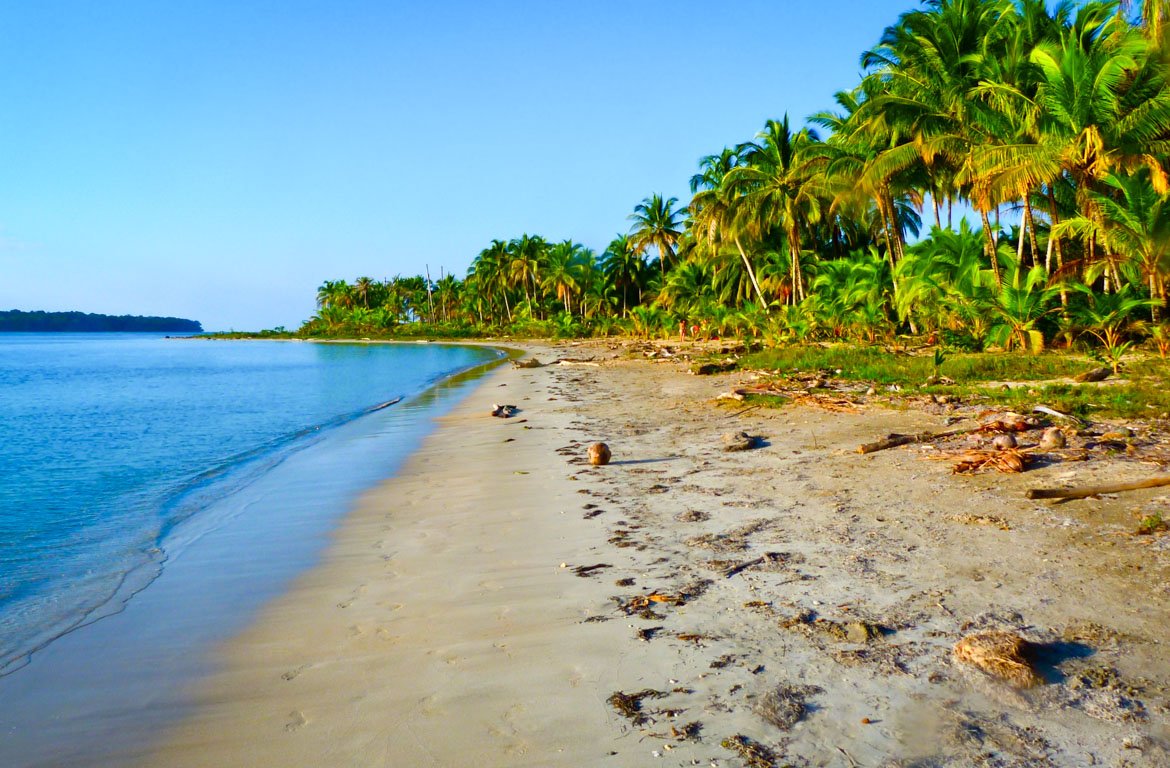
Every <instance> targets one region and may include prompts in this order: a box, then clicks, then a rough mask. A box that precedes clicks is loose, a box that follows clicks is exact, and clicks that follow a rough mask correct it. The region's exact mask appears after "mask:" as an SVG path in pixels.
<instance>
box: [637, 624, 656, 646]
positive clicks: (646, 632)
mask: <svg viewBox="0 0 1170 768" xmlns="http://www.w3.org/2000/svg"><path fill="white" fill-rule="evenodd" d="M662 630H663V627H644V628H643V629H639V630H638V631H637V632H635V633H634V634H635V636H636V637H637V638H638V639H639V640H641V641H642V642H643V643H648V642H650V641H651V640H653V639H654V636H655V635H657V634H658V633H659V632H661V631H662Z"/></svg>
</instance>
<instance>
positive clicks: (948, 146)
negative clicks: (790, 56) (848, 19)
mask: <svg viewBox="0 0 1170 768" xmlns="http://www.w3.org/2000/svg"><path fill="white" fill-rule="evenodd" d="M1168 21H1170V0H1147V1H1146V2H1121V3H1119V2H1080V3H1074V2H1070V1H1068V0H1064V1H1062V2H1056V3H1055V4H1052V3H1049V2H1046V1H1045V0H928V1H927V2H924V3H923V4H922V7H921V8H918V9H914V10H910V11H907V12H906V13H904V14H902V15H901V16H900V17H899V18H898V19H897V20H896V21H895V23H893V24H891V25H890V26H888V27H887V28H886V29H885V30H884V31H883V32H882V33H881V36H880V38H879V40H878V43H877V44H876V45H875V46H874V47H873V48H872V49H870V50H867V51H865V52H864V53H863V54H862V55H861V59H860V61H861V65H862V71H863V75H862V77H861V80H860V82H859V83H857V84H855V85H854V86H853V87H852V88H849V89H846V90H842V91H839V92H838V93H836V94H835V95H834V97H833V101H834V106H833V107H832V108H830V109H826V110H824V111H821V112H818V113H816V114H814V115H811V116H809V117H808V118H807V120H806V121H805V123H804V124H803V125H795V124H793V123H792V122H791V121H790V119H789V117H788V116H787V115H785V116H784V117H782V118H780V119H775V120H769V121H767V123H766V124H765V125H764V127H763V129H762V130H761V131H760V132H759V133H758V134H756V136H755V137H754V138H752V139H751V140H749V141H744V142H741V143H737V144H734V145H731V146H727V147H724V148H722V149H721V150H719V151H717V152H714V153H713V154H710V155H708V156H706V157H704V158H702V159H701V160H700V161H699V164H698V169H697V172H696V174H695V175H694V176H693V177H692V178H691V179H690V191H691V197H690V199H689V200H688V201H686V202H683V203H680V201H679V200H678V199H676V198H673V197H671V198H667V197H664V196H662V195H651V196H649V197H647V198H645V199H644V200H642V202H640V203H639V204H638V205H637V206H635V208H634V210H633V212H632V213H631V215H630V229H629V231H628V232H626V233H621V234H618V235H617V236H616V237H615V238H614V239H613V240H612V241H611V242H610V243H609V245H608V246H607V247H606V248H605V250H604V251H603V252H601V253H600V254H598V253H596V252H595V251H593V250H591V249H589V248H586V247H584V246H583V245H581V244H579V243H575V242H573V241H571V240H564V241H550V240H546V239H544V238H542V237H539V236H536V235H530V234H522V235H520V236H519V237H515V238H512V239H509V240H503V239H500V240H493V241H492V242H491V243H490V244H488V245H487V247H485V248H484V249H483V250H482V251H481V252H480V253H479V254H478V255H477V256H476V257H475V259H474V260H473V262H472V264H471V267H470V269H469V270H468V273H467V275H466V277H465V278H464V279H462V280H459V279H456V278H454V277H452V276H445V277H443V278H442V279H441V280H438V281H433V282H432V281H430V280H428V279H426V278H423V277H411V278H395V279H393V280H386V281H381V282H378V281H372V280H370V279H369V278H359V279H358V280H357V281H355V282H354V283H352V284H350V283H346V282H344V281H340V282H331V283H326V284H324V285H323V286H322V287H321V291H320V292H319V294H318V307H319V311H318V312H317V314H316V315H315V316H314V317H313V318H312V319H311V320H310V321H309V322H308V323H307V324H306V326H305V328H304V329H302V330H303V331H304V332H306V333H352V332H394V331H395V329H397V330H398V331H399V332H401V331H402V328H401V326H403V325H407V324H409V325H413V326H415V327H416V329H418V328H430V329H432V330H435V331H441V330H445V331H446V332H451V333H468V334H471V333H499V332H516V333H526V332H529V333H551V334H561V335H586V334H609V333H616V332H626V333H637V334H642V335H647V336H649V335H659V334H664V333H671V332H674V331H676V330H677V326H678V324H679V323H680V322H682V323H684V324H687V325H690V324H695V325H699V326H701V327H702V328H703V329H704V332H706V333H718V334H753V335H757V336H764V337H767V338H769V339H771V340H774V341H777V342H782V341H785V340H800V339H809V338H841V339H846V338H850V339H859V340H868V341H876V340H878V339H881V338H886V337H890V336H892V335H894V334H898V333H912V334H923V335H927V336H928V337H934V338H938V339H940V340H944V341H947V342H948V343H952V344H956V345H965V346H969V347H973V348H982V347H985V346H987V345H996V346H1000V347H1004V348H1027V349H1039V348H1042V347H1043V346H1045V345H1051V344H1054V343H1056V344H1073V343H1075V342H1077V341H1078V340H1090V341H1094V342H1095V343H1097V344H1099V345H1100V346H1102V347H1104V348H1105V349H1107V350H1108V351H1109V352H1110V354H1113V355H1119V354H1121V353H1122V352H1124V350H1125V348H1126V345H1127V344H1129V343H1130V342H1132V341H1134V340H1136V339H1139V338H1143V337H1145V336H1151V337H1153V338H1154V339H1155V340H1157V341H1158V342H1159V344H1160V345H1161V342H1162V340H1165V339H1167V338H1168V337H1170V328H1168V326H1167V321H1166V320H1165V308H1166V300H1167V297H1166V280H1167V273H1168V271H1170V197H1168V193H1170V176H1168V174H1167V161H1168V159H1170V143H1168V142H1170V24H1168V23H1167V22H1168ZM956 208H958V209H959V213H960V216H959V217H958V221H956V216H955V214H956ZM967 213H970V215H971V216H972V218H973V219H976V218H977V222H975V223H974V224H971V223H969V222H968V221H967V218H966V215H967ZM1160 348H1162V349H1163V351H1165V347H1160Z"/></svg>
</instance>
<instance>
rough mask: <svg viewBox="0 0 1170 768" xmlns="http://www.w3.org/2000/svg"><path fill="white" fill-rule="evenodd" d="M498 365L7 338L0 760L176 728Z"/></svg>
mask: <svg viewBox="0 0 1170 768" xmlns="http://www.w3.org/2000/svg"><path fill="white" fill-rule="evenodd" d="M502 354H503V353H502V352H500V351H499V350H495V349H490V348H485V347H476V346H462V345H442V344H431V343H419V344H412V343H404V344H368V343H349V344H347V343H310V342H290V341H262V340H246V341H223V340H207V339H189V338H167V337H164V336H160V335H150V334H88V333H87V334H82V333H79V334H0V764H3V765H5V766H21V765H29V766H32V765H74V764H75V765H97V764H107V763H108V764H117V762H118V756H119V755H121V756H123V757H124V756H126V755H129V754H132V753H133V750H134V748H136V747H137V746H141V744H142V743H143V742H144V740H145V739H146V738H147V737H148V736H149V734H150V733H152V732H154V731H155V730H156V729H157V727H159V725H160V723H159V722H158V721H159V720H160V719H165V718H167V717H176V716H179V714H180V713H181V711H182V708H183V700H182V695H181V690H182V688H183V685H184V683H185V682H187V681H189V680H190V679H192V678H194V677H197V676H198V675H200V674H202V673H204V672H206V671H207V669H208V665H210V664H212V663H213V661H212V660H211V659H212V655H211V649H212V648H213V647H214V646H215V645H216V644H217V643H219V642H222V641H223V640H225V639H227V638H228V637H230V636H231V634H232V633H234V632H237V631H239V630H240V629H241V628H242V627H243V626H245V625H246V623H247V621H248V620H249V619H250V618H251V617H252V616H253V615H254V614H255V612H256V611H257V610H258V609H259V608H260V607H261V606H262V605H263V604H264V602H266V601H267V600H269V599H271V598H272V597H275V596H276V595H278V594H279V593H280V592H281V590H283V589H285V588H287V586H288V584H289V583H290V581H291V580H292V579H293V578H295V577H296V575H298V574H299V573H301V572H303V571H304V570H305V569H306V568H308V567H311V565H312V564H313V563H314V562H316V561H317V559H318V558H319V557H320V555H321V553H322V552H323V550H324V548H325V546H326V544H327V543H328V534H329V532H330V531H332V530H333V529H334V528H335V527H336V525H337V524H338V522H339V521H340V519H341V518H342V516H343V515H344V514H345V512H346V511H347V510H349V509H351V508H352V506H353V504H354V503H355V501H356V499H357V498H358V496H360V494H361V493H362V492H364V491H366V490H368V489H369V488H371V487H372V486H374V485H376V484H377V483H378V482H380V481H381V480H383V479H384V478H386V477H388V476H390V475H392V474H393V472H394V471H395V470H396V469H397V468H398V466H399V465H400V464H401V463H402V462H403V461H404V459H405V458H406V457H407V456H409V454H410V453H411V451H413V450H414V449H415V448H416V447H417V446H418V444H419V443H420V442H421V440H422V439H423V437H424V436H425V435H426V433H427V432H428V431H429V430H430V429H431V426H432V424H433V422H434V419H435V418H436V417H437V416H439V415H441V414H442V413H443V412H445V411H446V410H447V409H449V408H450V407H451V406H453V405H454V404H455V403H456V402H457V401H458V400H459V399H460V398H462V397H464V396H465V395H466V394H467V392H468V391H470V387H471V386H472V383H473V380H474V377H475V375H476V374H477V373H479V372H482V371H483V370H486V369H487V368H489V367H491V366H492V365H494V364H497V363H498V362H499V360H500V359H501V357H502ZM95 740H97V741H98V743H101V744H103V745H104V747H103V750H104V751H105V753H107V754H94V753H93V752H92V749H93V744H94V743H95Z"/></svg>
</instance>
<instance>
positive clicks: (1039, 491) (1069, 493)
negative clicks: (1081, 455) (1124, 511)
mask: <svg viewBox="0 0 1170 768" xmlns="http://www.w3.org/2000/svg"><path fill="white" fill-rule="evenodd" d="M1164 485H1170V475H1167V476H1164V477H1151V478H1149V479H1146V480H1136V481H1134V482H1130V483H1106V484H1105V485H1087V486H1082V487H1080V488H1032V489H1030V490H1029V491H1028V492H1027V494H1026V495H1027V497H1028V498H1029V499H1058V500H1059V501H1073V500H1074V499H1087V498H1089V497H1091V496H1101V495H1103V494H1106V493H1124V492H1125V491H1139V490H1141V489H1143V488H1160V487H1162V486H1164Z"/></svg>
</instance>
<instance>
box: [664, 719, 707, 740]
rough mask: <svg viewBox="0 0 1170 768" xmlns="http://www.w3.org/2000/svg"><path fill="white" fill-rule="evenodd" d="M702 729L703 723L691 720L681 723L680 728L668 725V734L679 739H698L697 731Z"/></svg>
mask: <svg viewBox="0 0 1170 768" xmlns="http://www.w3.org/2000/svg"><path fill="white" fill-rule="evenodd" d="M702 730H703V724H702V723H700V722H699V721H698V720H692V721H691V722H689V723H685V724H683V726H682V727H681V728H678V727H675V726H673V725H672V726H670V735H671V736H673V737H674V738H676V739H678V740H679V741H698V740H699V733H700V732H701V731H702Z"/></svg>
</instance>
